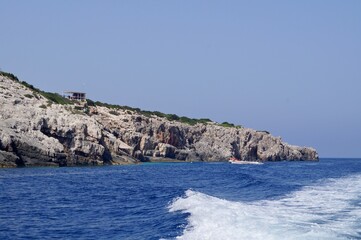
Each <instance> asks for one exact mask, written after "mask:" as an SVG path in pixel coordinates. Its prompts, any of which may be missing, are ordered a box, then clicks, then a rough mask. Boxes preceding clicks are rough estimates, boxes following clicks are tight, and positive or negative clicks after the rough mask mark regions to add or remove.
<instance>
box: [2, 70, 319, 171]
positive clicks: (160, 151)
mask: <svg viewBox="0 0 361 240" xmlns="http://www.w3.org/2000/svg"><path fill="white" fill-rule="evenodd" d="M232 156H234V157H236V158H238V159H242V160H245V161H253V160H258V161H277V160H317V159H318V155H317V152H316V151H315V150H314V149H312V148H306V147H297V146H291V145H288V144H287V143H284V142H282V141H281V139H280V138H279V137H273V136H272V135H271V134H269V133H267V132H259V131H255V130H252V129H248V128H240V127H224V126H220V125H219V124H217V123H214V122H208V123H197V124H195V125H189V124H186V123H181V122H179V121H170V120H167V119H166V118H162V117H158V116H155V115H153V116H145V115H142V114H140V113H139V112H137V111H132V110H126V109H121V108H118V109H110V108H108V107H104V106H85V107H83V108H82V107H80V106H78V105H77V104H75V103H74V104H67V105H61V104H57V103H55V102H53V101H52V100H51V99H50V100H49V99H48V98H45V97H44V96H43V95H42V94H39V93H38V92H37V91H35V90H34V89H32V88H29V87H28V85H27V84H22V83H21V82H19V81H17V80H15V79H11V77H8V76H2V75H0V167H16V166H77V165H104V164H129V163H137V162H142V161H149V160H157V159H164V158H167V159H175V160H180V161H226V160H228V159H229V158H230V157H232Z"/></svg>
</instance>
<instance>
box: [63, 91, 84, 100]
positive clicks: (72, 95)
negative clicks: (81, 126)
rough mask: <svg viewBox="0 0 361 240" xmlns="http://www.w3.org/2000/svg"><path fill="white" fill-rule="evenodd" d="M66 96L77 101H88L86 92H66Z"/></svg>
mask: <svg viewBox="0 0 361 240" xmlns="http://www.w3.org/2000/svg"><path fill="white" fill-rule="evenodd" d="M64 97H65V98H68V99H70V100H75V101H81V102H83V101H86V93H83V92H70V91H69V92H64Z"/></svg>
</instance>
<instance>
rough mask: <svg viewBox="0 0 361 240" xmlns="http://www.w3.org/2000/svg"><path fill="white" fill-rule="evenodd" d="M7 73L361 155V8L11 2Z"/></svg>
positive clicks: (344, 4)
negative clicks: (266, 131) (231, 123)
mask: <svg viewBox="0 0 361 240" xmlns="http://www.w3.org/2000/svg"><path fill="white" fill-rule="evenodd" d="M0 9H1V21H0V29H1V34H0V68H1V69H2V70H3V71H9V72H13V73H14V74H15V75H17V76H19V77H20V78H21V79H22V80H25V81H27V82H29V83H31V84H33V85H35V86H37V87H39V88H41V89H44V90H46V91H52V92H62V91H64V90H78V91H85V92H87V93H88V97H89V98H91V99H93V100H99V101H104V102H109V103H114V104H120V105H129V106H133V107H139V108H142V109H145V110H159V111H162V112H166V113H176V114H178V115H180V116H182V115H184V116H189V117H195V118H200V117H207V118H211V119H213V120H215V121H218V122H223V121H228V122H233V123H235V124H240V125H243V126H245V127H250V128H254V129H258V130H268V131H270V132H271V133H272V134H273V135H276V136H281V137H282V139H283V140H284V141H286V142H288V143H290V144H294V145H301V146H312V147H315V148H316V149H317V150H318V152H319V153H320V156H321V157H361V108H360V103H361V94H360V90H361V67H360V64H361V14H360V12H361V1H357V0H354V1H352V0H347V1H341V0H339V1H332V0H327V1H326V0H325V1H319V0H312V1H311V0H305V1H292V0H289V1H277V0H275V1H197V0H192V1H190V0H188V1H165V0H164V1H136V0H132V1H110V0H108V1H100V0H99V1H88V0H87V1H85V0H83V1H80V0H79V1H71V0H63V1H38V0H33V1H25V0H23V1H19V0H14V1H10V0H0Z"/></svg>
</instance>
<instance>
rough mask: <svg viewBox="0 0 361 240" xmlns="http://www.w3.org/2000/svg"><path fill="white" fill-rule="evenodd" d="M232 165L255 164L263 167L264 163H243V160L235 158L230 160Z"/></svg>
mask: <svg viewBox="0 0 361 240" xmlns="http://www.w3.org/2000/svg"><path fill="white" fill-rule="evenodd" d="M228 162H230V163H232V164H254V165H261V164H263V162H257V161H242V160H238V159H235V158H231V159H229V161H228Z"/></svg>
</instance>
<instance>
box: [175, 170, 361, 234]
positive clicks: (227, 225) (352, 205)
mask: <svg viewBox="0 0 361 240" xmlns="http://www.w3.org/2000/svg"><path fill="white" fill-rule="evenodd" d="M169 211H170V212H176V211H181V212H184V213H189V214H190V215H189V217H188V225H187V227H186V228H185V230H184V231H183V234H182V235H181V236H179V237H177V238H178V239H248V240H249V239H263V240H264V239H277V240H279V239H302V240H304V239H327V240H329V239H361V232H360V230H359V229H361V175H354V176H350V177H346V178H340V179H327V180H324V181H322V182H319V183H318V184H317V185H312V186H307V187H303V188H302V189H301V190H299V191H296V192H293V193H291V194H289V195H286V196H285V197H284V198H281V199H277V200H262V201H256V202H231V201H227V200H224V199H219V198H216V197H212V196H209V195H206V194H203V193H200V192H196V191H193V190H187V191H186V192H185V196H183V197H180V198H177V199H175V200H174V201H173V203H171V204H170V206H169Z"/></svg>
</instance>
